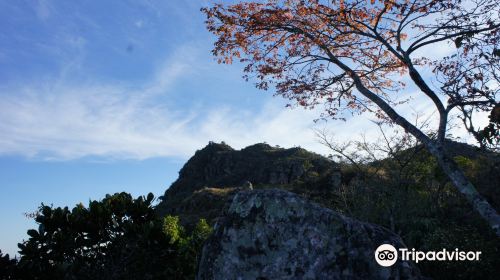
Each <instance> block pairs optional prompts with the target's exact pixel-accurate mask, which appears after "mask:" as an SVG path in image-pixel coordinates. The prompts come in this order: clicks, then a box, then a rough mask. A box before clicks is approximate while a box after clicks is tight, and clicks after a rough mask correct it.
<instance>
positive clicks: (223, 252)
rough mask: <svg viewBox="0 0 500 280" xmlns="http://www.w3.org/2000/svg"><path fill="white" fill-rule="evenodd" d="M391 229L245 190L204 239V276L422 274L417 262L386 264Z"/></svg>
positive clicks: (395, 240)
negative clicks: (381, 256)
mask: <svg viewBox="0 0 500 280" xmlns="http://www.w3.org/2000/svg"><path fill="white" fill-rule="evenodd" d="M384 243H387V244H393V245H394V246H395V247H396V248H398V247H402V246H403V247H405V246H404V244H403V243H402V241H401V239H400V238H399V237H398V236H397V235H395V234H394V233H391V232H390V231H388V230H386V229H384V228H382V227H380V226H377V225H373V224H368V223H363V222H359V221H356V220H353V219H350V218H347V217H345V216H343V215H340V214H338V213H336V212H334V211H332V210H329V209H326V208H322V207H320V206H319V205H317V204H314V203H311V202H308V201H306V200H304V199H303V198H301V197H300V196H298V195H295V194H292V193H290V192H286V191H283V190H253V191H241V192H238V193H237V194H236V195H235V197H234V198H233V200H232V202H231V203H230V204H228V206H227V207H226V209H225V210H224V214H223V216H222V217H221V218H220V219H219V220H218V222H217V224H216V227H215V231H214V234H213V235H212V236H211V238H209V240H208V241H207V242H206V243H205V246H204V248H203V253H202V258H201V261H200V264H199V270H198V277H197V279H200V280H201V279H421V276H420V272H419V270H418V269H417V268H416V267H415V266H414V265H413V264H412V263H410V262H403V261H398V262H396V264H395V265H393V266H392V267H382V266H380V265H378V264H377V263H376V261H375V259H374V252H375V249H376V248H377V247H378V246H379V245H381V244H384Z"/></svg>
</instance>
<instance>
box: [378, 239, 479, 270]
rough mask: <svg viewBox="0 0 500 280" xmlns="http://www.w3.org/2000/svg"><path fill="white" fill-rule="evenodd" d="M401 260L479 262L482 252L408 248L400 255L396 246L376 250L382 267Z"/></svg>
mask: <svg viewBox="0 0 500 280" xmlns="http://www.w3.org/2000/svg"><path fill="white" fill-rule="evenodd" d="M398 255H399V258H400V259H401V260H402V261H414V262H415V263H418V262H420V261H479V257H480V255H481V251H475V252H474V251H467V252H466V251H459V250H458V249H455V250H452V251H449V250H446V249H442V250H440V251H428V252H422V251H416V250H415V249H411V250H408V249H407V248H399V253H398V250H396V248H394V246H392V245H390V244H382V245H380V246H378V248H377V250H375V261H377V263H378V264H379V265H381V266H391V265H393V264H395V263H396V261H397V260H398Z"/></svg>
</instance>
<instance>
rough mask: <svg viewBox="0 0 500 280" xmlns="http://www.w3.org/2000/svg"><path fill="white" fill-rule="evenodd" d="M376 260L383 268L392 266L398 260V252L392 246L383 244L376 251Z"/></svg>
mask: <svg viewBox="0 0 500 280" xmlns="http://www.w3.org/2000/svg"><path fill="white" fill-rule="evenodd" d="M375 260H376V261H377V263H378V264H380V265H381V266H391V265H393V264H395V263H396V261H397V260H398V251H396V248H394V246H392V245H390V244H382V245H380V246H378V248H377V250H375Z"/></svg>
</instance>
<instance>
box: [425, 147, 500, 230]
mask: <svg viewBox="0 0 500 280" xmlns="http://www.w3.org/2000/svg"><path fill="white" fill-rule="evenodd" d="M424 144H425V145H426V146H427V149H428V150H429V152H430V153H431V154H432V155H433V156H435V157H436V159H437V161H438V164H439V166H440V167H441V169H442V170H443V171H444V173H445V174H446V175H447V176H448V178H449V179H450V180H451V182H452V183H453V185H455V187H456V188H457V189H458V191H460V192H461V193H462V194H463V195H464V196H465V198H466V199H467V201H469V203H471V204H472V207H473V208H474V209H475V210H476V211H477V212H478V213H479V215H481V217H483V218H484V219H485V220H486V221H487V222H488V223H489V224H490V226H491V228H492V229H493V231H495V233H496V235H497V236H498V237H500V215H498V212H497V211H496V210H495V209H494V208H493V207H492V206H491V205H490V203H489V202H488V201H487V200H486V199H485V198H484V197H483V196H481V194H479V192H478V191H477V190H476V188H475V187H474V185H472V183H471V182H470V181H469V179H467V177H466V176H465V174H464V173H463V172H462V170H460V168H459V167H458V165H457V164H456V163H455V161H454V160H453V159H451V158H450V157H448V155H447V154H446V153H445V151H444V149H443V148H442V147H439V146H437V145H436V144H435V143H433V141H432V140H431V141H428V142H427V143H424Z"/></svg>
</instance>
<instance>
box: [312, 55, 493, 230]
mask: <svg viewBox="0 0 500 280" xmlns="http://www.w3.org/2000/svg"><path fill="white" fill-rule="evenodd" d="M320 47H322V48H323V49H324V50H325V52H326V53H327V55H328V57H329V58H330V59H331V61H332V62H333V63H335V64H336V65H337V66H339V67H340V69H342V70H344V71H345V72H346V73H347V74H348V75H349V76H350V77H351V78H352V79H353V82H354V84H355V86H356V89H357V90H358V91H359V92H360V93H361V94H362V95H364V96H365V97H367V98H368V99H370V100H371V101H373V102H374V103H375V104H377V106H378V107H379V108H380V109H382V111H384V112H385V113H386V114H387V116H389V118H391V120H392V121H393V122H394V123H396V124H397V125H399V126H401V127H402V128H403V129H404V130H405V131H406V132H409V133H410V134H411V135H413V136H415V138H417V139H418V140H419V141H421V142H422V143H423V144H424V145H425V147H426V148H427V150H428V151H429V152H430V153H431V154H432V155H433V156H435V157H436V158H437V161H438V163H439V166H440V167H441V168H442V169H443V171H444V173H446V175H448V178H450V180H451V181H452V182H453V185H455V187H456V188H457V189H458V191H459V192H461V193H462V194H463V195H464V196H465V198H466V199H467V201H469V203H471V204H472V207H473V208H474V209H475V210H476V211H477V212H478V213H479V215H481V217H483V219H485V220H486V221H487V222H488V224H489V225H490V227H491V228H492V229H493V231H494V232H495V234H496V235H497V236H498V237H500V215H498V213H497V211H496V210H495V209H494V208H493V207H492V206H491V205H490V204H489V203H488V201H486V199H484V197H482V196H481V195H480V194H479V193H478V192H477V190H476V188H475V187H474V185H472V183H471V182H470V181H469V179H467V177H465V174H464V173H463V172H462V170H460V168H458V166H457V164H456V163H455V162H454V161H453V160H452V159H450V158H449V157H448V156H447V155H446V153H445V151H444V150H443V146H442V145H445V144H446V143H445V142H444V139H441V140H443V141H441V140H440V139H438V141H437V142H436V141H434V140H432V139H430V138H429V137H428V136H427V135H426V134H425V133H424V132H422V131H421V130H420V129H418V128H417V127H415V126H414V125H413V124H411V123H410V122H408V120H406V119H405V118H404V117H402V116H401V115H399V114H398V113H397V112H396V111H395V110H394V109H393V108H392V107H391V106H390V105H389V104H388V103H387V102H386V101H385V100H384V99H382V98H381V97H380V96H378V95H377V94H376V93H374V92H373V91H371V90H369V89H368V88H367V87H365V85H364V84H363V81H362V80H361V78H360V77H359V76H358V75H357V74H356V72H355V71H353V70H352V69H351V68H350V67H349V66H347V65H346V64H344V63H342V62H341V61H340V60H339V59H338V58H337V57H335V56H334V55H333V54H332V53H331V52H330V50H329V49H328V48H327V47H326V46H320ZM441 117H442V116H441ZM441 127H442V119H441V121H440V128H441ZM440 143H442V144H440Z"/></svg>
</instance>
